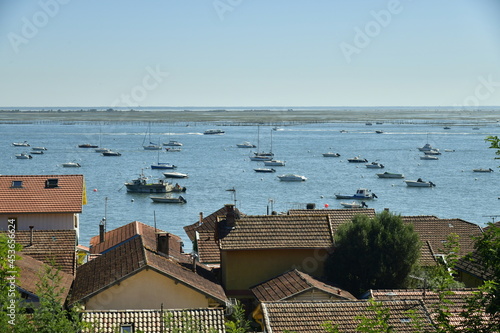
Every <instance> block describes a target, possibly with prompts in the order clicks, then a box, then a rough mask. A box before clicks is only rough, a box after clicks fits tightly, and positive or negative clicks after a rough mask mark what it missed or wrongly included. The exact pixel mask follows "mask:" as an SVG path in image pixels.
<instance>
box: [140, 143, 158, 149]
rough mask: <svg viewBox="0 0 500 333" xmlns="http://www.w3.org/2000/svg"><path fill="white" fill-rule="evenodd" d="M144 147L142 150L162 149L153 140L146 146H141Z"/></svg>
mask: <svg viewBox="0 0 500 333" xmlns="http://www.w3.org/2000/svg"><path fill="white" fill-rule="evenodd" d="M142 147H143V148H144V150H162V149H163V148H162V147H161V146H160V145H158V144H156V143H154V142H150V143H149V145H146V146H142Z"/></svg>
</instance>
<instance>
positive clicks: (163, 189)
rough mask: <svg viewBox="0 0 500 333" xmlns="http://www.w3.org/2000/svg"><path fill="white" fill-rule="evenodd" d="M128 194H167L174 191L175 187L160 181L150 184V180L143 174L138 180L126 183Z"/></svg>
mask: <svg viewBox="0 0 500 333" xmlns="http://www.w3.org/2000/svg"><path fill="white" fill-rule="evenodd" d="M125 187H126V188H127V192H134V193H167V192H172V191H173V186H172V184H170V183H169V182H166V181H163V180H161V179H160V180H158V181H157V182H149V178H148V177H146V176H144V174H143V173H141V174H140V175H139V177H138V178H136V179H133V180H132V181H130V182H127V183H125Z"/></svg>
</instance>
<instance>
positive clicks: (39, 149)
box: [31, 147, 47, 151]
mask: <svg viewBox="0 0 500 333" xmlns="http://www.w3.org/2000/svg"><path fill="white" fill-rule="evenodd" d="M31 150H33V151H43V150H47V148H45V147H31Z"/></svg>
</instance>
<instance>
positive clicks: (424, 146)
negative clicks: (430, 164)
mask: <svg viewBox="0 0 500 333" xmlns="http://www.w3.org/2000/svg"><path fill="white" fill-rule="evenodd" d="M417 149H418V150H420V151H430V150H436V151H439V149H437V148H434V147H432V146H431V144H430V143H426V144H425V145H423V146H422V147H418V148H417Z"/></svg>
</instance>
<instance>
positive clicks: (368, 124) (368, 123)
mask: <svg viewBox="0 0 500 333" xmlns="http://www.w3.org/2000/svg"><path fill="white" fill-rule="evenodd" d="M365 125H367V126H371V125H373V124H372V123H371V122H367V123H365Z"/></svg>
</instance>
